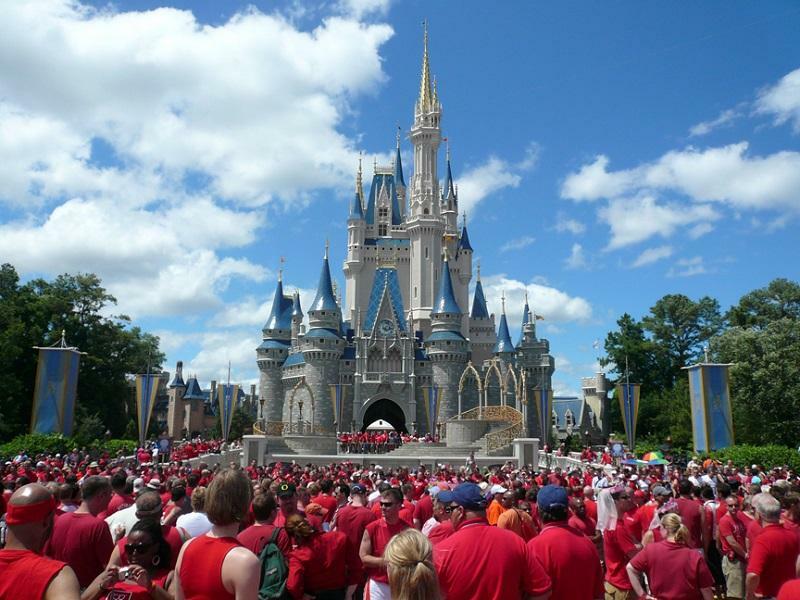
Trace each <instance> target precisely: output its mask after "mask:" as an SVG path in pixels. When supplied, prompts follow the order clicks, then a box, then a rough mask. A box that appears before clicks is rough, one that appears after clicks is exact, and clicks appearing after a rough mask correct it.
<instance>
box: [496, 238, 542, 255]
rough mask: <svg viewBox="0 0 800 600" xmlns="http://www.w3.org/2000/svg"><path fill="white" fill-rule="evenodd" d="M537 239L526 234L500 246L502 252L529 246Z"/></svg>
mask: <svg viewBox="0 0 800 600" xmlns="http://www.w3.org/2000/svg"><path fill="white" fill-rule="evenodd" d="M535 241H536V238H535V237H533V236H530V235H525V236H522V237H520V238H516V239H513V240H510V241H508V242H506V243H505V244H503V245H502V246H501V247H500V252H510V251H512V250H522V249H524V248H527V247H528V246H530V245H531V244H533V243H534V242H535Z"/></svg>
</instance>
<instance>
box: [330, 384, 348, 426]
mask: <svg viewBox="0 0 800 600" xmlns="http://www.w3.org/2000/svg"><path fill="white" fill-rule="evenodd" d="M330 389H331V404H332V405H333V420H334V421H336V429H337V431H342V411H343V410H344V402H345V396H346V393H345V392H346V391H347V388H345V387H344V385H342V384H341V383H336V384H332V385H331V386H330Z"/></svg>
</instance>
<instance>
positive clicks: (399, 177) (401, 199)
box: [394, 127, 408, 216]
mask: <svg viewBox="0 0 800 600" xmlns="http://www.w3.org/2000/svg"><path fill="white" fill-rule="evenodd" d="M394 184H395V186H397V200H398V203H399V205H400V211H401V214H402V215H403V216H405V215H406V213H407V212H408V211H407V208H408V201H407V198H406V178H405V176H404V175H403V159H402V158H401V157H400V128H399V127H398V128H397V148H396V150H395V156H394Z"/></svg>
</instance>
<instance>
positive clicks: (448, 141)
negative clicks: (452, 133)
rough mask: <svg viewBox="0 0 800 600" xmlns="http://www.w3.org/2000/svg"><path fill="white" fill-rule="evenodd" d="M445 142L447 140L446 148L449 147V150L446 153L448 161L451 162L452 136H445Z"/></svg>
mask: <svg viewBox="0 0 800 600" xmlns="http://www.w3.org/2000/svg"><path fill="white" fill-rule="evenodd" d="M444 142H445V145H446V148H447V152H446V154H447V162H450V138H449V137H446V138H444Z"/></svg>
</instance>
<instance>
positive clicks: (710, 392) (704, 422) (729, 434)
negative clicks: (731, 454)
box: [685, 363, 734, 452]
mask: <svg viewBox="0 0 800 600" xmlns="http://www.w3.org/2000/svg"><path fill="white" fill-rule="evenodd" d="M729 367H730V365H721V364H710V363H700V364H697V365H692V366H691V367H685V369H686V370H687V371H688V374H689V399H690V401H691V410H692V436H693V439H694V449H695V451H696V452H711V451H714V450H720V449H722V448H727V447H728V446H732V445H733V444H734V436H733V414H732V412H731V395H730V385H729V383H728V369H729Z"/></svg>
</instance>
